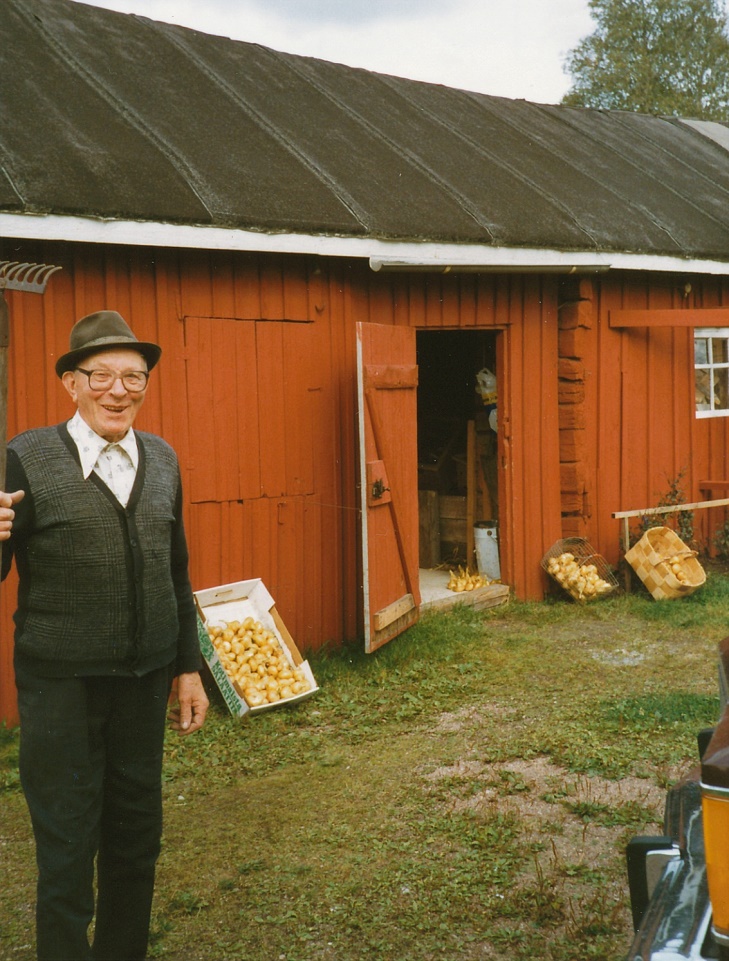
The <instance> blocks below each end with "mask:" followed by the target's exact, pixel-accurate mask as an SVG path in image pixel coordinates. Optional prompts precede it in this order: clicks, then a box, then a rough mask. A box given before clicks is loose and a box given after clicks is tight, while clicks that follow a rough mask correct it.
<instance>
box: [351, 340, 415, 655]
mask: <svg viewBox="0 0 729 961" xmlns="http://www.w3.org/2000/svg"><path fill="white" fill-rule="evenodd" d="M417 386H418V368H417V364H416V353H415V331H414V330H413V329H411V328H409V327H390V326H384V325H381V324H363V323H359V324H357V393H358V400H359V403H358V408H359V458H360V487H361V508H362V553H363V558H362V572H363V581H364V629H365V650H366V651H368V652H371V651H374V650H376V649H377V648H378V647H380V646H381V645H383V644H385V643H386V642H387V641H390V640H392V638H393V637H397V635H398V634H401V633H402V632H403V631H404V630H405V629H406V628H408V627H410V626H411V625H412V624H414V623H415V622H416V621H417V619H418V608H419V605H420V587H419V583H418V576H419V575H418V442H417Z"/></svg>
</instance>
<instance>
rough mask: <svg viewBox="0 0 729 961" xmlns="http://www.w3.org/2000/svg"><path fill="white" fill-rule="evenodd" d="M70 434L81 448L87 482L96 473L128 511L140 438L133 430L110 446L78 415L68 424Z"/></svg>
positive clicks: (80, 452) (80, 454)
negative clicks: (138, 439) (92, 473)
mask: <svg viewBox="0 0 729 961" xmlns="http://www.w3.org/2000/svg"><path fill="white" fill-rule="evenodd" d="M68 433H69V434H70V435H71V437H72V438H73V440H74V442H75V444H76V447H78V453H79V457H80V458H81V470H82V471H83V475H84V479H86V478H88V476H89V475H90V474H91V472H92V471H93V472H94V473H95V474H97V475H98V476H99V477H100V478H101V479H102V480H103V482H104V483H105V484H106V486H107V487H108V488H109V490H110V491H111V492H112V494H114V496H115V497H116V499H117V500H118V501H119V503H120V504H121V505H122V507H126V506H127V503H128V501H129V495H130V494H131V492H132V487H133V486H134V480H135V478H136V476H137V467H138V466H139V450H138V448H137V438H136V437H135V436H134V431H133V430H132V429H131V427H130V428H129V430H128V431H127V433H126V434H125V435H124V437H123V438H122V439H121V440H120V441H119V442H118V443H116V444H110V443H109V442H108V441H106V440H104V438H103V437H100V436H99V435H98V434H97V433H96V431H94V430H92V429H91V428H90V427H89V425H88V424H87V423H86V421H85V420H84V419H83V417H82V416H81V414H79V412H78V411H76V413H75V414H74V415H73V417H72V418H71V420H70V421H69V422H68Z"/></svg>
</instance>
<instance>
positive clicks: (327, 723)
mask: <svg viewBox="0 0 729 961" xmlns="http://www.w3.org/2000/svg"><path fill="white" fill-rule="evenodd" d="M728 602H729V579H727V578H724V577H722V576H719V575H711V576H710V577H709V579H708V580H707V583H706V585H705V587H704V588H703V589H702V590H701V591H700V592H697V593H696V594H695V595H692V596H691V597H689V598H686V599H684V600H682V601H676V602H664V603H661V604H657V603H656V602H654V601H653V600H652V599H650V598H649V597H647V596H646V595H643V594H637V593H636V594H633V595H630V596H623V597H616V598H609V599H605V600H602V601H599V602H596V603H594V604H593V605H587V606H585V607H581V606H579V605H577V604H572V603H570V602H562V601H558V600H552V601H547V602H545V603H542V604H519V603H512V604H510V605H507V606H504V607H501V608H496V609H493V610H491V611H486V612H480V613H479V612H474V611H473V610H472V609H471V608H465V607H459V608H456V609H455V610H454V611H453V612H451V613H449V614H445V615H438V616H432V617H428V618H424V619H423V620H422V621H421V623H420V624H418V625H417V626H416V627H414V628H412V629H411V630H410V631H408V632H407V633H406V634H405V635H403V636H402V637H400V638H398V639H396V640H395V641H394V642H392V643H391V644H389V645H387V646H386V647H384V648H382V649H381V650H380V651H378V652H377V653H376V654H373V655H365V654H364V653H363V652H362V651H361V649H360V648H359V647H349V648H344V649H339V650H330V651H324V652H320V653H318V654H316V655H315V656H312V657H310V659H309V660H310V663H311V666H312V669H313V671H314V674H315V676H316V678H317V681H318V683H319V685H320V688H321V689H320V691H319V693H318V694H317V695H316V696H315V697H313V698H311V699H309V700H307V701H305V702H302V703H301V704H300V705H298V706H296V707H290V708H281V709H277V710H274V711H270V712H268V713H266V714H263V715H260V716H258V717H255V718H252V719H250V720H248V721H241V720H239V719H235V718H231V717H230V716H229V715H227V714H226V713H225V712H224V710H223V708H222V707H221V705H220V703H219V702H217V701H216V702H215V703H214V705H213V708H212V711H211V714H210V717H209V721H208V724H207V725H206V727H205V728H204V729H203V730H202V731H201V732H199V733H198V734H196V735H194V736H193V737H191V738H188V739H179V738H178V737H176V736H175V735H173V734H170V735H169V737H168V740H167V746H166V759H165V805H166V807H165V810H166V829H165V840H164V848H163V853H162V857H161V859H160V865H159V873H158V887H157V897H156V901H155V908H154V916H153V942H152V946H151V949H150V956H151V957H154V958H159V959H164V961H177V959H180V961H182V959H183V958H184V959H185V961H208V959H209V961H243V959H245V961H276V959H281V961H320V959H321V961H328V959H331V961H334V959H336V961H371V959H379V958H382V959H386V958H398V959H399V961H430V959H434V958H438V959H444V961H471V959H483V958H488V959H491V961H501V959H503V961H506V959H509V961H521V959H524V961H526V959H530V961H532V959H534V958H537V957H538V958H544V959H547V961H578V959H579V961H585V959H599V961H614V959H622V958H623V957H624V956H625V955H626V953H627V950H628V947H629V944H630V940H631V927H630V917H629V905H628V903H627V881H626V877H625V870H624V846H625V843H626V842H627V840H628V839H629V838H630V837H631V836H632V835H633V834H651V833H654V834H660V833H661V831H662V827H661V823H660V822H661V818H662V804H663V797H664V791H665V788H666V787H667V786H668V785H669V784H671V783H673V782H674V781H675V780H676V779H678V778H679V777H680V776H681V774H682V773H683V772H684V770H685V769H686V768H687V767H688V766H690V765H693V764H694V763H695V760H696V757H695V755H696V746H695V745H696V732H697V730H699V729H700V728H703V727H706V726H709V725H711V724H713V723H714V722H715V720H716V717H717V712H718V699H717V695H716V647H717V643H718V641H719V640H720V639H721V638H722V637H723V636H724V634H725V633H727V629H726V610H727V603H728ZM16 752H17V736H16V733H15V732H9V731H3V730H2V729H0V790H1V791H2V793H0V843H2V844H3V867H4V885H3V890H2V891H0V959H3V961H4V959H10V958H12V959H15V961H30V959H31V958H32V957H33V956H34V955H33V949H32V925H31V916H32V901H33V891H32V885H33V865H32V845H31V843H30V831H29V828H28V824H27V816H26V815H25V812H24V806H23V802H22V798H21V797H20V794H19V791H18V787H17V771H16Z"/></svg>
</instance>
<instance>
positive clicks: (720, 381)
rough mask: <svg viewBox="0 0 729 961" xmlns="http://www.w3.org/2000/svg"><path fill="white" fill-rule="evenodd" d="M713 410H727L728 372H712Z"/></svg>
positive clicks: (723, 369) (728, 402)
mask: <svg viewBox="0 0 729 961" xmlns="http://www.w3.org/2000/svg"><path fill="white" fill-rule="evenodd" d="M714 410H729V371H728V370H727V369H726V368H722V369H721V370H715V371H714Z"/></svg>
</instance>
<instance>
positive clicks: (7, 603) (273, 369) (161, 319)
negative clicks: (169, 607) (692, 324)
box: [0, 242, 561, 721]
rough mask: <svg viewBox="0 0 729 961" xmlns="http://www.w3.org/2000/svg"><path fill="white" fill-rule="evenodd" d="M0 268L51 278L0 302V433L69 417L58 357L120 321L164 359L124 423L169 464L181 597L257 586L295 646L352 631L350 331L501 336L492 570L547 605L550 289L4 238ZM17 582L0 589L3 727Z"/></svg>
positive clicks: (554, 496)
mask: <svg viewBox="0 0 729 961" xmlns="http://www.w3.org/2000/svg"><path fill="white" fill-rule="evenodd" d="M0 256H2V258H3V259H12V260H31V261H37V262H47V263H55V264H59V265H61V266H62V267H63V270H62V271H61V272H59V273H58V274H56V275H54V277H53V278H52V280H51V282H50V283H49V285H48V288H47V291H46V293H45V295H44V296H42V297H40V296H35V295H32V294H27V293H22V294H21V293H17V292H8V293H7V298H8V302H9V304H10V310H11V347H10V364H9V368H10V372H9V381H10V386H9V394H10V397H9V406H8V435H9V436H12V435H13V434H15V433H17V432H19V431H21V430H24V429H26V428H29V427H36V426H40V425H44V424H48V423H55V422H58V421H60V420H62V419H65V418H66V417H68V416H70V414H71V412H72V408H71V405H70V401H69V399H68V398H67V396H66V395H65V391H64V390H63V388H62V386H61V385H60V382H59V381H58V380H57V378H56V377H55V374H54V373H53V365H54V363H55V360H56V358H57V357H58V356H59V355H60V354H62V353H64V352H65V351H66V350H67V349H68V335H69V331H70V329H71V327H72V325H73V323H74V322H75V321H76V320H77V319H78V318H79V317H82V316H84V315H85V314H87V313H89V312H91V311H94V310H98V309H101V308H112V309H117V310H119V311H120V312H121V313H122V314H123V315H124V316H125V317H126V319H127V320H128V321H129V322H130V324H131V325H132V327H133V328H134V330H135V332H136V333H137V335H138V336H139V337H140V339H145V340H152V341H156V342H158V343H160V344H161V345H162V347H163V357H162V361H161V363H160V365H159V367H158V368H157V369H156V370H155V372H154V375H153V380H152V387H151V390H150V392H149V395H148V397H147V400H146V402H145V406H144V408H143V410H142V412H141V414H140V417H139V420H138V426H139V428H140V429H143V430H150V431H153V432H157V433H160V434H161V435H163V436H164V437H165V438H166V439H167V440H169V441H170V443H172V444H173V446H174V447H175V448H176V450H177V451H178V454H179V456H180V462H181V466H182V471H183V481H184V485H185V492H186V515H185V521H186V527H187V531H188V539H189V541H190V548H191V576H192V581H193V586H194V588H195V589H201V588H205V587H209V586H212V585H216V584H220V583H226V582H228V581H235V580H239V579H244V578H249V577H261V578H262V579H263V580H264V582H265V583H266V585H267V586H268V588H269V589H270V591H271V593H272V595H273V596H274V598H275V599H276V603H277V607H278V609H279V611H280V613H281V615H282V617H283V619H284V621H285V622H286V624H287V626H288V627H289V629H290V630H291V632H292V634H293V636H294V637H295V639H296V641H297V643H298V644H299V646H300V647H301V648H302V649H304V650H314V649H317V648H318V647H321V646H322V645H324V644H327V643H334V644H338V643H341V642H342V641H345V640H352V639H355V638H356V637H357V636H358V634H359V633H360V631H361V616H362V599H361V583H360V581H361V578H360V576H359V569H360V562H359V559H358V553H359V535H358V509H359V498H358V494H357V483H358V477H357V465H356V437H357V431H356V410H355V405H356V389H355V383H356V370H355V364H356V359H355V358H356V349H355V323H356V322H357V321H370V322H376V323H380V324H382V323H384V324H388V323H392V324H409V325H412V326H414V327H416V328H422V329H437V328H451V329H453V328H461V327H463V328H468V329H478V328H482V329H487V330H488V329H490V330H494V331H497V330H498V331H500V334H499V337H498V366H499V369H500V371H501V376H500V384H499V391H500V406H499V415H500V422H501V425H502V426H501V428H500V437H501V440H500V443H501V463H502V478H501V483H502V492H501V493H502V497H501V513H500V518H499V521H500V546H501V551H502V573H503V579H504V580H505V581H507V582H508V583H509V584H511V585H512V586H513V587H514V588H515V590H516V591H517V593H518V594H519V595H520V596H522V597H531V598H538V597H541V596H542V594H543V589H544V579H543V574H542V571H541V569H540V567H539V560H540V558H541V556H542V554H543V552H544V550H546V548H547V547H549V546H550V544H551V543H552V542H553V541H554V540H555V539H556V538H557V537H559V536H560V533H561V528H560V524H561V515H560V504H561V501H560V482H559V476H560V471H559V430H558V428H559V424H558V406H557V390H558V378H557V357H558V330H557V322H556V320H557V282H556V280H554V279H552V278H549V277H547V278H539V277H516V276H508V277H506V276H501V277H491V276H478V277H477V276H475V275H465V276H461V277H455V276H449V277H432V276H425V275H422V274H410V275H398V274H391V275H385V274H374V273H373V272H372V271H371V270H370V269H369V266H368V265H367V264H366V263H365V262H361V261H360V262H353V261H349V260H344V259H325V258H316V257H310V258H308V257H297V256H281V257H279V256H273V255H260V256H259V255H253V254H242V253H241V254H231V253H225V252H199V251H179V250H156V249H152V248H128V247H111V246H109V247H100V246H95V245H87V244H61V243H48V244H37V245H31V244H19V243H11V242H5V244H4V245H3V249H2V253H1V254H0ZM413 429H415V425H413ZM15 587H16V585H15V582H14V575H11V579H10V580H9V581H7V582H6V584H5V585H4V586H3V589H2V592H1V594H0V627H1V628H2V633H1V634H0V718H2V717H4V718H7V719H9V720H11V721H13V720H15V696H14V687H13V680H12V626H11V613H12V609H13V607H14V602H15Z"/></svg>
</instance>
